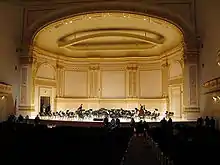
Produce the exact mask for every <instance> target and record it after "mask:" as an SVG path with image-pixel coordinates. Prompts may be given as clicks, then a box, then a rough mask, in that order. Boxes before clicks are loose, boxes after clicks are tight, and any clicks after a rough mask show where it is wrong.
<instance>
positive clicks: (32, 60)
mask: <svg viewBox="0 0 220 165" xmlns="http://www.w3.org/2000/svg"><path fill="white" fill-rule="evenodd" d="M36 61H37V59H36V58H35V57H31V56H21V57H20V64H34V63H36Z"/></svg>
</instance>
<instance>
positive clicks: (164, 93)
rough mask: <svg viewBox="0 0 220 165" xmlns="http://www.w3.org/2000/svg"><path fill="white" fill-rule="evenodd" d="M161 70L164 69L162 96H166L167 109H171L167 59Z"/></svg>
mask: <svg viewBox="0 0 220 165" xmlns="http://www.w3.org/2000/svg"><path fill="white" fill-rule="evenodd" d="M161 71H162V97H164V98H166V110H167V111H169V109H170V108H169V107H170V101H169V91H168V79H169V64H168V62H167V61H165V62H163V63H162V65H161Z"/></svg>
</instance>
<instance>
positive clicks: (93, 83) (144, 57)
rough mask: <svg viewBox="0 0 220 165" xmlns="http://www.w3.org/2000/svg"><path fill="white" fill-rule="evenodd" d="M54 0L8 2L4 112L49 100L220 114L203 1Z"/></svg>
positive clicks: (34, 109) (35, 108) (72, 106)
mask: <svg viewBox="0 0 220 165" xmlns="http://www.w3.org/2000/svg"><path fill="white" fill-rule="evenodd" d="M66 3H67V2H66ZM149 3H150V4H151V2H149ZM152 3H153V2H152ZM64 4H65V3H64ZM67 4H68V3H67ZM164 4H166V2H164ZM174 4H176V3H174ZM178 4H179V3H178ZM54 5H55V6H56V7H57V8H56V9H51V7H50V6H48V5H46V6H47V7H45V6H43V5H41V3H39V4H38V3H36V2H34V1H33V2H29V3H28V2H23V1H18V2H16V3H14V4H13V3H1V6H3V7H2V10H1V12H2V14H4V13H6V14H7V15H9V16H10V17H9V19H10V20H9V21H7V23H6V21H4V19H5V18H1V19H2V21H4V22H5V23H4V25H2V27H1V29H2V30H1V31H5V34H4V35H3V36H2V38H4V36H6V38H7V39H3V40H2V41H3V43H5V46H4V47H2V50H1V51H2V55H1V56H2V59H1V74H0V78H1V79H0V80H1V82H2V83H1V85H0V90H1V96H2V99H1V107H2V113H1V119H2V120H5V119H6V118H7V116H8V114H11V113H16V114H17V115H18V114H22V115H29V116H31V117H34V116H36V115H37V114H39V112H40V109H41V106H42V105H43V104H45V105H44V106H46V105H49V106H50V109H51V111H52V112H59V111H66V110H67V109H68V110H70V111H72V110H73V111H75V110H76V109H77V108H78V107H79V106H80V104H83V109H93V110H97V109H100V108H106V109H121V108H122V109H125V110H133V109H135V108H140V105H144V106H145V108H146V109H147V110H150V111H154V110H155V109H158V112H159V113H160V114H164V112H165V111H168V112H173V114H174V117H175V118H178V119H186V120H188V119H196V118H197V117H198V116H201V115H214V116H218V111H217V109H218V103H217V102H218V92H216V91H218V89H217V88H218V85H214V86H212V85H210V84H215V83H216V84H218V82H219V81H218V78H217V79H216V77H217V76H218V75H217V73H215V72H212V71H211V70H210V68H214V69H215V70H217V69H219V68H218V67H217V66H218V64H217V62H216V61H217V60H218V55H217V54H218V53H217V51H216V48H215V50H210V49H212V47H211V46H210V49H209V48H208V47H206V48H204V49H203V46H204V45H203V43H204V42H203V41H202V39H201V37H198V36H199V34H200V32H201V31H202V30H201V27H200V25H202V21H201V19H200V18H199V17H198V15H200V14H201V13H200V10H201V9H200V8H199V7H198V6H199V5H198V6H197V7H198V9H197V10H196V9H194V8H193V9H192V10H193V12H192V11H191V9H190V13H191V15H184V14H183V13H187V12H188V9H185V8H184V9H183V8H182V7H181V5H180V4H179V7H177V8H178V9H180V8H181V9H182V10H184V11H179V10H174V9H173V8H169V5H167V6H166V5H165V6H166V7H167V8H169V9H165V8H163V7H152V8H151V7H150V6H151V5H150V6H149V5H140V4H138V3H134V2H128V3H126V5H125V3H123V2H114V3H113V2H112V3H111V2H102V3H100V4H96V3H89V4H85V3H82V4H81V5H79V6H77V5H76V6H71V7H69V6H68V5H67V6H65V5H64V7H62V8H59V7H58V6H59V3H55V2H54ZM131 6H133V7H131ZM152 6H154V5H152ZM156 6H157V5H156ZM177 6H178V5H177ZM46 8H47V9H48V10H47V9H46ZM3 9H4V10H3ZM49 9H50V10H49ZM185 10H186V11H185ZM7 12H8V13H7ZM197 17H198V18H197ZM196 20H197V22H196ZM208 24H209V23H207V25H208ZM15 26H16V27H17V28H16V29H13V30H12V28H13V27H15ZM204 27H205V26H204ZM203 31H204V30H203ZM210 31H212V30H210ZM210 31H209V32H210ZM213 33H214V32H213ZM9 37H12V38H9ZM205 39H206V38H205ZM10 40H13V43H10ZM205 41H206V40H205ZM11 42H12V41H11ZM208 42H209V41H208ZM208 42H207V41H206V43H208ZM210 42H211V41H210ZM212 44H213V42H212ZM3 45H4V44H2V46H3ZM213 49H214V48H213ZM215 51H216V53H214V52H215ZM207 52H212V53H211V54H213V56H212V59H214V58H215V61H213V63H211V64H210V63H208V60H209V58H208V57H205V54H207ZM3 54H5V55H3ZM8 54H10V55H8ZM208 54H209V53H208ZM15 56H16V57H15ZM9 66H10V69H8V67H9ZM205 66H206V67H205ZM208 71H210V72H208ZM213 88H215V90H213ZM213 91H214V92H213ZM14 104H15V105H14ZM9 105H10V106H9ZM12 107H14V108H12ZM207 107H210V109H208V108H207Z"/></svg>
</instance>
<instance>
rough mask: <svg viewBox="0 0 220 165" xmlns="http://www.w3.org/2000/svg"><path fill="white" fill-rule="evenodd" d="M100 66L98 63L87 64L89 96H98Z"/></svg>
mask: <svg viewBox="0 0 220 165" xmlns="http://www.w3.org/2000/svg"><path fill="white" fill-rule="evenodd" d="M99 70H100V68H99V66H98V65H90V66H89V97H90V98H98V97H99V88H100V87H99V86H100V83H99V82H100V76H99V74H100V71H99Z"/></svg>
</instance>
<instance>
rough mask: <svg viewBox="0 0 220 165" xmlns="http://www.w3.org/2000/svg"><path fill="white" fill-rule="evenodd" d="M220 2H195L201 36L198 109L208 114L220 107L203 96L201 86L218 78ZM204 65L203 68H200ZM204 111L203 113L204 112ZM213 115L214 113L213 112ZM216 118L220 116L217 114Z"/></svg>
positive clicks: (219, 73) (199, 0) (214, 0)
mask: <svg viewBox="0 0 220 165" xmlns="http://www.w3.org/2000/svg"><path fill="white" fill-rule="evenodd" d="M219 6H220V1H218V0H213V1H212V2H210V1H207V0H196V18H197V32H198V35H199V36H201V43H202V45H203V47H201V49H200V67H199V69H200V109H201V111H202V113H204V114H209V112H210V113H212V111H219V110H220V106H219V105H216V104H214V103H213V100H212V96H209V95H204V92H205V89H204V88H203V87H202V84H203V83H204V82H206V81H208V80H210V79H213V78H216V77H219V76H220V67H219V66H218V65H217V62H216V59H217V58H216V57H217V51H218V50H220V45H219V43H220V33H219V29H220V19H219V15H220V10H219ZM202 64H204V67H202ZM204 111H205V112H204ZM213 113H214V112H213ZM218 116H220V115H219V114H218Z"/></svg>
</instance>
